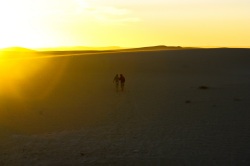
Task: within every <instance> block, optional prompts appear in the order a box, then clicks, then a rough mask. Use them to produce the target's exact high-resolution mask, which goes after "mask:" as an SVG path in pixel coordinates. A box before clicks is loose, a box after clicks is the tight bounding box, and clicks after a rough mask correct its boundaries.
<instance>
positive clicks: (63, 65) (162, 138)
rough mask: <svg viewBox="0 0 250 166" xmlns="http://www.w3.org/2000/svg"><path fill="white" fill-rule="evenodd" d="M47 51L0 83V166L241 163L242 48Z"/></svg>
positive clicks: (246, 149) (245, 69) (248, 144)
mask: <svg viewBox="0 0 250 166" xmlns="http://www.w3.org/2000/svg"><path fill="white" fill-rule="evenodd" d="M53 56H54V55H52V56H51V57H50V58H38V59H27V61H29V64H30V63H31V64H33V65H34V66H36V65H38V64H43V68H40V69H39V70H37V71H36V73H35V74H33V75H31V76H29V77H28V78H26V79H25V81H20V82H19V83H18V84H13V86H12V87H9V86H8V88H9V89H11V90H12V91H11V92H12V93H10V91H7V90H6V88H5V89H3V88H2V89H1V90H2V92H1V93H0V99H1V101H0V110H1V111H0V136H1V139H0V165H1V166H27V165H32V166H36V165H37V166H57V165H58V166H62V165H65V166H71V165H74V166H78V165H79V166H80V165H209V166H210V165H237V166H238V165H249V164H250V159H249V156H250V141H249V135H250V130H249V126H250V120H249V119H250V93H249V92H250V50H249V49H180V50H165V51H164V50H162V51H159V50H157V51H141V52H139V51H138V52H133V51H131V52H110V53H109V52H106V53H99V54H98V53H97V54H91V55H88V54H87V53H86V54H84V53H83V54H77V55H74V56H70V54H69V55H65V54H64V55H63V56H60V55H55V57H53ZM120 73H123V74H124V75H125V77H126V84H125V92H118V93H117V92H116V91H115V85H114V84H113V83H112V81H113V78H114V76H115V74H120ZM20 80H21V79H20ZM14 85H15V87H14ZM16 86H17V87H16ZM13 89H14V90H13ZM14 92H15V93H14Z"/></svg>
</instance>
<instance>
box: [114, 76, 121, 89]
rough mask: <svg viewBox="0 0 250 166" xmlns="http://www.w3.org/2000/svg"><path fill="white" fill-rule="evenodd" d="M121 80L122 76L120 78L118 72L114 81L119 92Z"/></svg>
mask: <svg viewBox="0 0 250 166" xmlns="http://www.w3.org/2000/svg"><path fill="white" fill-rule="evenodd" d="M119 80H120V78H119V76H118V74H116V75H115V78H114V80H113V83H115V86H116V91H117V92H118V89H119Z"/></svg>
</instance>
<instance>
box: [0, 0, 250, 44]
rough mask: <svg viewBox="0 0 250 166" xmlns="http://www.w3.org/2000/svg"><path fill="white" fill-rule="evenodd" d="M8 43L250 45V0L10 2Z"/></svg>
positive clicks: (4, 28) (3, 39) (4, 10)
mask: <svg viewBox="0 0 250 166" xmlns="http://www.w3.org/2000/svg"><path fill="white" fill-rule="evenodd" d="M0 21H1V26H0V48H1V47H8V46H23V47H30V48H36V47H54V46H123V47H139V46H148V45H160V44H164V45H178V46H221V47H247V46H250V32H249V29H250V1H249V0H220V1H218V0H154V1H152V0H137V1H134V0H133V1H132V0H127V1H124V0H8V1H1V2H0Z"/></svg>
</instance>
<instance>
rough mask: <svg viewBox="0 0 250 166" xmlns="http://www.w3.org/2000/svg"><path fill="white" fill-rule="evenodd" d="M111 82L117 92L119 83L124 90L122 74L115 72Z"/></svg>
mask: <svg viewBox="0 0 250 166" xmlns="http://www.w3.org/2000/svg"><path fill="white" fill-rule="evenodd" d="M113 83H115V85H116V91H117V92H118V91H119V83H120V85H121V91H124V84H125V77H124V76H123V74H120V76H119V75H118V74H116V75H115V78H114V80H113Z"/></svg>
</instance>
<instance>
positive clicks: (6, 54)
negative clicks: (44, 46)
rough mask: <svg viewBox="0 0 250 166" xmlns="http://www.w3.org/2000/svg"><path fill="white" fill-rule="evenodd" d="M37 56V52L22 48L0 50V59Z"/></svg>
mask: <svg viewBox="0 0 250 166" xmlns="http://www.w3.org/2000/svg"><path fill="white" fill-rule="evenodd" d="M34 55H37V51H35V50H32V49H28V48H24V47H8V48H3V49H0V58H8V59H11V58H25V57H32V56H34Z"/></svg>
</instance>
